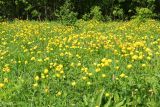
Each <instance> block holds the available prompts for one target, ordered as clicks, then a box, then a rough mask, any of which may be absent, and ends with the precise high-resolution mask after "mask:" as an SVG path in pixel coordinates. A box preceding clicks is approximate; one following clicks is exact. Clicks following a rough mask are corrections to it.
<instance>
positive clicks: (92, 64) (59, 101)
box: [0, 20, 160, 107]
mask: <svg viewBox="0 0 160 107" xmlns="http://www.w3.org/2000/svg"><path fill="white" fill-rule="evenodd" d="M159 71H160V22H158V21H155V20H147V21H146V22H143V23H140V24H137V23H136V22H135V21H129V22H108V23H101V22H97V21H88V22H83V21H79V22H77V23H76V26H63V25H61V24H59V23H55V22H35V21H21V20H17V21H14V22H2V23H0V106H3V107H5V106H15V107H22V106H23V107H35V106H36V107H47V106H49V107H113V106H116V107H121V106H123V107H126V106H136V107H158V106H159V105H160V102H159V100H160V75H159Z"/></svg>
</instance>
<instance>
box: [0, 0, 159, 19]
mask: <svg viewBox="0 0 160 107" xmlns="http://www.w3.org/2000/svg"><path fill="white" fill-rule="evenodd" d="M148 13H149V15H151V17H152V18H157V19H159V18H160V0H0V19H15V18H18V19H24V20H25V19H29V20H57V19H67V18H68V19H69V18H74V19H82V18H83V19H84V20H88V19H91V18H94V17H95V18H97V19H100V20H103V21H107V20H129V19H131V18H132V17H133V16H135V15H137V14H144V15H145V14H146V15H148ZM68 15H70V16H69V17H68Z"/></svg>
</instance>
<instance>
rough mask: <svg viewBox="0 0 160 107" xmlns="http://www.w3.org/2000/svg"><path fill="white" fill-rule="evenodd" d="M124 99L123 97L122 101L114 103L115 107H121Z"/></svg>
mask: <svg viewBox="0 0 160 107" xmlns="http://www.w3.org/2000/svg"><path fill="white" fill-rule="evenodd" d="M125 100H126V99H124V100H123V101H121V102H119V103H118V104H116V105H115V107H121V106H122V105H123V104H124V101H125Z"/></svg>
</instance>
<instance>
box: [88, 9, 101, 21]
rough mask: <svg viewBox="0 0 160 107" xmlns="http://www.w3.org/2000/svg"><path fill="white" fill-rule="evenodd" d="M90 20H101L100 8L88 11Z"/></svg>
mask: <svg viewBox="0 0 160 107" xmlns="http://www.w3.org/2000/svg"><path fill="white" fill-rule="evenodd" d="M90 16H91V19H93V20H98V21H101V20H102V19H103V16H102V12H101V8H100V7H99V6H94V7H92V8H91V11H90Z"/></svg>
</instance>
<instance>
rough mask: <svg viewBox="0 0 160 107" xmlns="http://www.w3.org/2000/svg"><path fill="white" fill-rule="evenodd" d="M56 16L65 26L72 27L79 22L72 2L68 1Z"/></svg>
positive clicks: (57, 11)
mask: <svg viewBox="0 0 160 107" xmlns="http://www.w3.org/2000/svg"><path fill="white" fill-rule="evenodd" d="M55 16H57V17H58V20H59V21H60V22H61V23H62V24H65V25H72V24H74V23H75V22H76V21H77V13H76V12H73V8H72V5H71V2H70V0H67V1H66V2H65V3H64V5H63V6H61V7H60V9H59V10H56V12H55Z"/></svg>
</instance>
